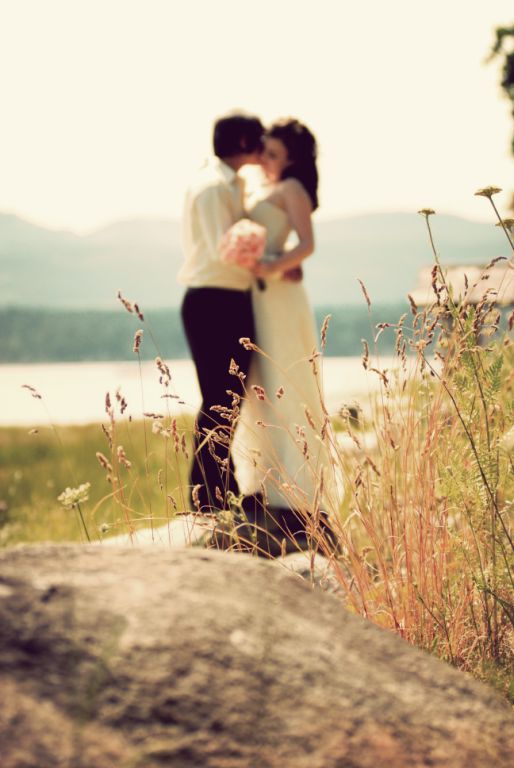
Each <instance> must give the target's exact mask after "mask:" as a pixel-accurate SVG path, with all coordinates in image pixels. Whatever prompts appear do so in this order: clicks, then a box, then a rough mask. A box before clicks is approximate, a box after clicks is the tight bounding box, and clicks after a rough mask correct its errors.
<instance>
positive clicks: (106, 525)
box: [99, 523, 110, 533]
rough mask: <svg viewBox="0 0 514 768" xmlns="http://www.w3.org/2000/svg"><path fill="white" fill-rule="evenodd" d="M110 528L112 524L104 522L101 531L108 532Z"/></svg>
mask: <svg viewBox="0 0 514 768" xmlns="http://www.w3.org/2000/svg"><path fill="white" fill-rule="evenodd" d="M109 530H110V525H108V523H102V525H101V526H100V528H99V531H100V533H107V532H108V531H109Z"/></svg>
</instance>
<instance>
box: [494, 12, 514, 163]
mask: <svg viewBox="0 0 514 768" xmlns="http://www.w3.org/2000/svg"><path fill="white" fill-rule="evenodd" d="M496 56H502V57H503V68H502V80H501V86H502V88H503V90H504V91H505V93H506V95H507V97H508V98H509V99H510V101H511V103H512V116H513V117H514V24H513V25H512V26H510V27H498V28H497V29H496V41H495V43H494V45H493V47H492V49H491V55H490V57H489V58H490V59H493V58H495V57H496ZM512 152H513V154H514V137H513V139H512Z"/></svg>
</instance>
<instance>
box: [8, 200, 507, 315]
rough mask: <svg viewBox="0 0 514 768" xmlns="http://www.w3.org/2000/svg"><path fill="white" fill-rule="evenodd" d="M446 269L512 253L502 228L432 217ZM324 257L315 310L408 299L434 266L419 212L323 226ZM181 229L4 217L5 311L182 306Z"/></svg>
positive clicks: (315, 270)
mask: <svg viewBox="0 0 514 768" xmlns="http://www.w3.org/2000/svg"><path fill="white" fill-rule="evenodd" d="M432 222H433V230H434V235H435V239H436V244H437V247H438V250H439V252H440V255H441V259H442V261H443V263H448V264H456V263H470V264H471V263H477V262H486V261H489V260H490V259H492V258H494V257H496V256H500V255H508V254H507V248H506V244H505V242H504V240H503V236H502V233H501V232H500V231H499V230H498V229H496V228H495V227H494V226H493V225H492V224H483V223H479V222H472V221H467V220H465V219H461V218H458V217H454V216H445V215H440V216H436V217H434V218H433V219H432ZM315 233H316V254H315V255H314V256H313V257H312V258H311V259H310V260H309V261H308V263H307V265H306V284H307V286H308V290H309V294H310V296H311V299H312V301H313V303H314V304H315V305H327V304H332V305H338V304H357V303H360V302H361V301H362V296H361V293H360V289H359V286H358V283H357V278H360V279H361V280H363V281H364V283H365V284H366V286H367V289H368V292H369V294H370V296H371V298H372V300H373V301H374V302H375V301H376V302H382V303H393V302H399V301H402V300H403V299H404V297H405V295H406V294H407V293H408V292H409V291H411V290H412V289H413V288H414V286H415V284H416V280H417V274H418V272H419V270H420V268H421V267H422V266H424V265H426V264H430V263H431V261H432V254H431V251H430V247H429V241H428V237H427V232H426V227H425V224H424V221H423V220H422V219H421V217H420V216H418V215H417V214H416V213H384V214H373V215H365V216H356V217H349V218H343V219H337V220H333V221H326V222H316V224H315ZM181 261H182V254H181V249H180V227H179V222H177V221H174V220H171V219H170V220H153V219H132V220H128V221H121V222H116V223H113V224H111V225H109V226H107V227H104V228H102V229H99V230H97V231H95V232H93V233H91V234H88V235H83V236H80V235H77V234H74V233H72V232H66V231H53V230H49V229H45V228H42V227H38V226H35V225H34V224H31V223H29V222H27V221H24V220H23V219H20V218H18V217H16V216H12V215H7V214H0V306H3V307H6V306H19V307H29V306H37V307H52V308H54V309H59V308H61V309H71V308H75V309H85V308H88V309H110V308H113V306H114V304H115V295H116V292H117V291H118V290H119V289H121V290H122V292H123V293H124V294H125V295H126V296H127V297H128V298H130V299H131V300H134V301H138V302H139V304H140V305H141V306H142V307H145V308H149V307H154V308H155V307H163V308H165V307H175V306H177V305H178V304H179V303H180V298H181V295H182V290H183V289H182V288H181V286H179V285H178V284H177V282H176V277H175V275H176V273H177V271H178V268H179V265H180V263H181Z"/></svg>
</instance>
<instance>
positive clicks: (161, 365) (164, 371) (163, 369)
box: [155, 357, 171, 387]
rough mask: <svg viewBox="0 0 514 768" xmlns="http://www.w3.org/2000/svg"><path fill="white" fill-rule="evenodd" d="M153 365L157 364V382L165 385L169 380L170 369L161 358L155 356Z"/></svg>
mask: <svg viewBox="0 0 514 768" xmlns="http://www.w3.org/2000/svg"><path fill="white" fill-rule="evenodd" d="M155 365H156V366H157V368H158V369H159V371H160V373H161V376H160V378H159V383H160V384H163V385H164V386H165V387H167V386H168V384H169V383H170V381H171V373H170V369H169V368H168V366H167V365H166V363H165V362H164V360H162V358H160V357H156V358H155Z"/></svg>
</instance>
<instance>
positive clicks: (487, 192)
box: [475, 187, 501, 197]
mask: <svg viewBox="0 0 514 768" xmlns="http://www.w3.org/2000/svg"><path fill="white" fill-rule="evenodd" d="M498 192H501V189H500V187H484V188H483V189H477V191H476V192H475V195H478V197H492V196H493V195H497V194H498Z"/></svg>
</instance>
